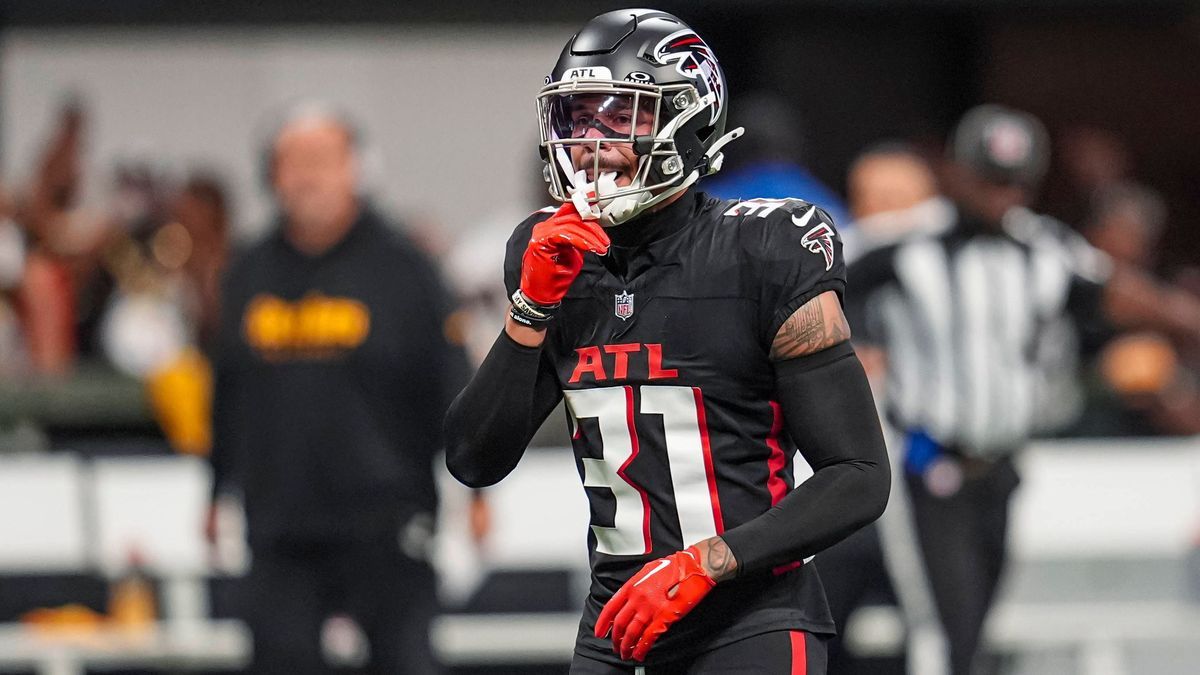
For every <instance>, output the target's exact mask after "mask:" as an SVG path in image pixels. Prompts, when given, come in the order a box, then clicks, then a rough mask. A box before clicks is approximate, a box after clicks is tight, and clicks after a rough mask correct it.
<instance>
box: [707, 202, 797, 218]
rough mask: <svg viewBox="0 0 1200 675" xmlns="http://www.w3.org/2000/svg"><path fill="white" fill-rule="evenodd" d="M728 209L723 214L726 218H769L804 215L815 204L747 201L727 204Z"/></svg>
mask: <svg viewBox="0 0 1200 675" xmlns="http://www.w3.org/2000/svg"><path fill="white" fill-rule="evenodd" d="M727 204H728V207H727V208H726V209H725V211H724V212H723V213H722V214H721V215H722V216H724V217H726V218H743V219H748V218H750V217H755V218H769V217H770V216H772V215H775V216H776V217H778V216H780V215H782V214H796V215H802V214H803V213H804V212H805V211H807V210H811V207H812V206H813V204H810V203H808V202H806V201H804V200H803V199H795V198H788V199H745V200H742V201H740V202H727Z"/></svg>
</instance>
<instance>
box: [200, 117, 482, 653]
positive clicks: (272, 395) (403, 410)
mask: <svg viewBox="0 0 1200 675" xmlns="http://www.w3.org/2000/svg"><path fill="white" fill-rule="evenodd" d="M268 159H269V162H268V168H269V175H270V180H271V185H272V187H273V189H274V193H275V196H276V199H277V202H278V205H279V209H280V212H281V214H282V215H281V217H280V222H279V224H278V227H277V228H276V230H275V231H274V232H273V233H272V234H271V235H270V236H268V237H267V238H266V239H265V240H264V241H262V242H261V243H259V244H258V245H256V246H254V247H253V248H252V249H250V250H249V251H247V252H246V254H245V255H244V256H242V257H241V258H240V260H238V261H237V262H236V263H235V264H234V265H233V266H232V267H231V269H230V270H229V272H228V275H227V277H226V280H225V286H224V291H223V295H222V325H221V339H220V341H219V345H218V354H217V359H216V363H217V373H216V396H215V401H214V411H213V413H214V449H213V455H212V462H213V470H214V476H215V486H214V489H215V493H220V492H226V491H234V490H236V491H240V492H241V494H242V497H243V500H244V504H245V508H246V519H247V531H248V539H249V543H250V547H251V550H252V552H253V566H252V569H251V573H250V577H249V579H248V582H247V593H246V598H245V599H246V600H247V604H246V617H247V619H248V621H249V622H250V624H251V629H252V630H253V632H254V649H255V657H254V658H255V662H254V672H260V673H276V672H286V673H288V674H289V675H295V674H298V673H316V672H323V670H324V666H323V665H322V659H321V653H320V639H319V635H320V629H321V625H322V622H323V620H324V619H325V617H327V616H328V615H329V614H331V613H334V612H346V613H349V614H350V615H352V616H353V617H354V618H355V619H356V620H357V621H358V622H359V623H360V625H362V627H363V628H364V631H365V632H366V634H367V637H368V639H369V640H370V650H371V665H372V670H373V671H375V672H380V673H385V672H386V673H426V672H431V671H434V670H435V666H434V662H433V659H432V657H431V656H430V649H429V643H428V626H429V620H430V618H431V617H432V615H433V613H434V610H435V599H434V595H433V592H434V583H433V571H432V569H431V568H430V566H429V563H428V561H427V548H428V543H429V539H430V536H431V534H432V524H433V520H434V512H435V509H436V501H437V497H436V493H435V489H434V480H433V468H432V467H433V464H432V457H433V455H434V453H435V451H436V450H437V449H438V448H439V447H440V445H441V441H440V438H439V436H440V426H441V420H442V417H443V415H444V413H445V409H446V407H447V405H448V403H449V400H450V398H451V397H452V396H453V395H454V394H455V393H456V392H457V390H458V389H459V388H460V386H461V384H462V383H463V381H464V379H465V375H466V368H467V366H466V361H465V357H464V355H463V352H462V350H461V349H460V348H459V347H458V346H456V345H455V344H453V342H454V340H453V338H452V336H451V337H448V335H450V332H449V331H448V330H447V328H448V326H449V325H450V324H449V323H448V318H449V314H450V309H451V303H450V300H449V298H448V296H447V294H446V292H445V291H444V290H443V288H442V285H441V283H440V281H439V280H438V275H437V273H436V271H435V270H434V267H433V265H432V264H431V263H430V261H429V260H427V259H426V258H425V256H424V255H422V254H421V253H420V252H419V251H418V250H417V249H416V247H415V246H414V245H413V244H412V243H410V242H409V241H407V240H406V239H405V238H404V237H402V236H401V235H399V234H398V233H397V232H395V231H394V230H393V229H392V228H390V227H389V226H388V225H387V224H386V223H385V222H384V221H383V219H381V218H380V216H379V215H378V214H377V213H375V212H374V211H372V210H371V208H370V206H369V205H368V204H367V203H365V202H364V201H363V200H362V199H361V198H360V197H359V193H358V178H359V176H358V171H359V163H358V153H357V148H356V137H355V132H354V130H353V128H352V127H351V126H350V125H349V124H347V123H346V122H345V121H344V120H343V119H341V118H339V117H338V116H336V115H333V114H330V113H328V112H326V111H322V110H316V109H312V110H303V111H299V112H298V113H297V114H295V115H293V116H292V117H290V118H289V119H288V120H287V121H286V123H284V124H283V125H282V126H281V127H280V128H279V132H278V133H277V134H276V136H275V138H274V139H273V144H272V146H271V148H270V153H269V158H268Z"/></svg>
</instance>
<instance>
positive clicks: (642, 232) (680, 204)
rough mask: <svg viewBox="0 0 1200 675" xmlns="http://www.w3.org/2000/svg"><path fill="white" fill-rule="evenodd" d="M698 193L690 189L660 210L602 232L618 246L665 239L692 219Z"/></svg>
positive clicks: (629, 246)
mask: <svg viewBox="0 0 1200 675" xmlns="http://www.w3.org/2000/svg"><path fill="white" fill-rule="evenodd" d="M699 194H700V193H698V192H696V191H695V190H689V191H688V192H686V193H684V194H683V196H681V197H680V198H679V199H676V200H675V201H674V202H671V203H670V204H668V205H667V206H665V207H664V208H662V209H661V210H658V211H655V212H653V213H647V214H643V215H641V216H638V217H637V218H634V219H633V220H631V221H629V222H628V223H623V224H621V225H617V226H615V227H610V228H608V229H607V230H605V232H607V233H608V237H609V239H611V240H612V244H613V246H616V247H618V248H628V249H637V248H641V247H643V246H646V245H647V244H651V243H653V242H656V241H658V240H660V239H665V238H667V237H669V236H671V235H672V234H675V233H676V232H679V231H680V230H682V229H683V228H685V227H687V225H688V223H690V222H691V216H692V214H693V212H694V211H695V208H696V203H697V200H698V199H699Z"/></svg>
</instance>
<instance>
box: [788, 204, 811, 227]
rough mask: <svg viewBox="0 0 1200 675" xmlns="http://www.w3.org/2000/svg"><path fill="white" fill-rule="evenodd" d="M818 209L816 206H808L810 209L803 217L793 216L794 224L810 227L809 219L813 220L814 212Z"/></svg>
mask: <svg viewBox="0 0 1200 675" xmlns="http://www.w3.org/2000/svg"><path fill="white" fill-rule="evenodd" d="M816 210H817V209H816V207H813V206H810V207H808V210H807V211H805V212H804V217H803V218H799V219H797V218H796V216H792V224H793V225H795V226H796V227H808V221H810V220H812V216H813V213H814V212H815V211H816Z"/></svg>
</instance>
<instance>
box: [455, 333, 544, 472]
mask: <svg viewBox="0 0 1200 675" xmlns="http://www.w3.org/2000/svg"><path fill="white" fill-rule="evenodd" d="M561 399H562V391H561V390H559V388H558V381H557V378H556V377H555V375H554V372H553V370H552V369H551V366H550V365H549V364H548V363H547V362H546V361H545V360H544V359H543V358H542V350H541V348H540V347H525V346H523V345H520V344H517V343H516V342H515V341H514V340H513V339H512V338H510V337H509V336H508V333H506V332H503V331H501V333H500V337H498V338H496V342H495V343H494V344H493V345H492V349H491V351H490V352H488V355H487V358H485V359H484V360H483V364H482V365H480V366H479V371H478V372H477V373H475V377H473V378H471V382H470V383H469V384H468V385H467V387H466V389H463V390H462V392H461V393H460V394H459V395H458V397H457V398H456V399H454V403H452V404H451V405H450V410H449V412H447V413H446V467H447V468H448V469H450V473H451V474H453V475H454V477H455V478H457V479H458V480H459V481H460V482H462V483H463V484H465V485H468V486H470V487H474V488H479V487H487V486H489V485H494V484H495V483H497V482H499V481H500V480H501V479H502V478H504V477H505V476H507V475H508V473H509V472H510V471H512V470H513V468H514V467H516V465H517V462H518V461H520V459H521V455H522V454H524V452H525V447H526V446H527V445H529V441H530V440H531V439H532V438H533V435H534V433H536V432H537V430H538V427H540V426H541V424H542V422H544V421H545V420H546V417H547V416H548V415H549V414H550V412H551V411H553V410H554V406H556V405H558V402H559V400H561Z"/></svg>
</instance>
